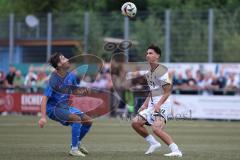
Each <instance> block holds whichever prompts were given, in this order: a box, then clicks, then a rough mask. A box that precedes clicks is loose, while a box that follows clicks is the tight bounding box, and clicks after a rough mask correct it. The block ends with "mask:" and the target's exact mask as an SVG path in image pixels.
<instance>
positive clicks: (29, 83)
mask: <svg viewBox="0 0 240 160" xmlns="http://www.w3.org/2000/svg"><path fill="white" fill-rule="evenodd" d="M36 82H37V75H36V74H35V73H34V72H33V68H32V67H30V68H29V70H28V73H27V75H26V77H25V81H24V85H25V86H26V87H27V92H37V87H36Z"/></svg>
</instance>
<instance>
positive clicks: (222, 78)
mask: <svg viewBox="0 0 240 160" xmlns="http://www.w3.org/2000/svg"><path fill="white" fill-rule="evenodd" d="M218 81H219V88H221V89H223V88H224V87H225V86H226V83H227V78H226V76H224V71H223V70H221V71H220V73H219V76H218Z"/></svg>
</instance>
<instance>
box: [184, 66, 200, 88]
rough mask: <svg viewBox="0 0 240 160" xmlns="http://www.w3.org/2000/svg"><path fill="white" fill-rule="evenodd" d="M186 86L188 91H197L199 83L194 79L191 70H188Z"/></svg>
mask: <svg viewBox="0 0 240 160" xmlns="http://www.w3.org/2000/svg"><path fill="white" fill-rule="evenodd" d="M186 76H187V78H186V84H187V88H186V89H188V90H197V89H198V87H197V81H196V79H194V78H193V76H192V71H191V70H190V69H187V70H186Z"/></svg>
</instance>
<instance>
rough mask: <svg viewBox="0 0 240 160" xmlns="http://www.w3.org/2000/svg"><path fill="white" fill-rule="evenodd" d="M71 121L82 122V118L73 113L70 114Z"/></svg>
mask: <svg viewBox="0 0 240 160" xmlns="http://www.w3.org/2000/svg"><path fill="white" fill-rule="evenodd" d="M69 121H70V122H80V121H81V118H80V117H79V116H78V115H76V114H71V115H70V116H69Z"/></svg>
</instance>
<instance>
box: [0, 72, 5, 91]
mask: <svg viewBox="0 0 240 160" xmlns="http://www.w3.org/2000/svg"><path fill="white" fill-rule="evenodd" d="M5 86H6V77H5V75H4V72H3V71H0V88H4V87H5Z"/></svg>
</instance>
